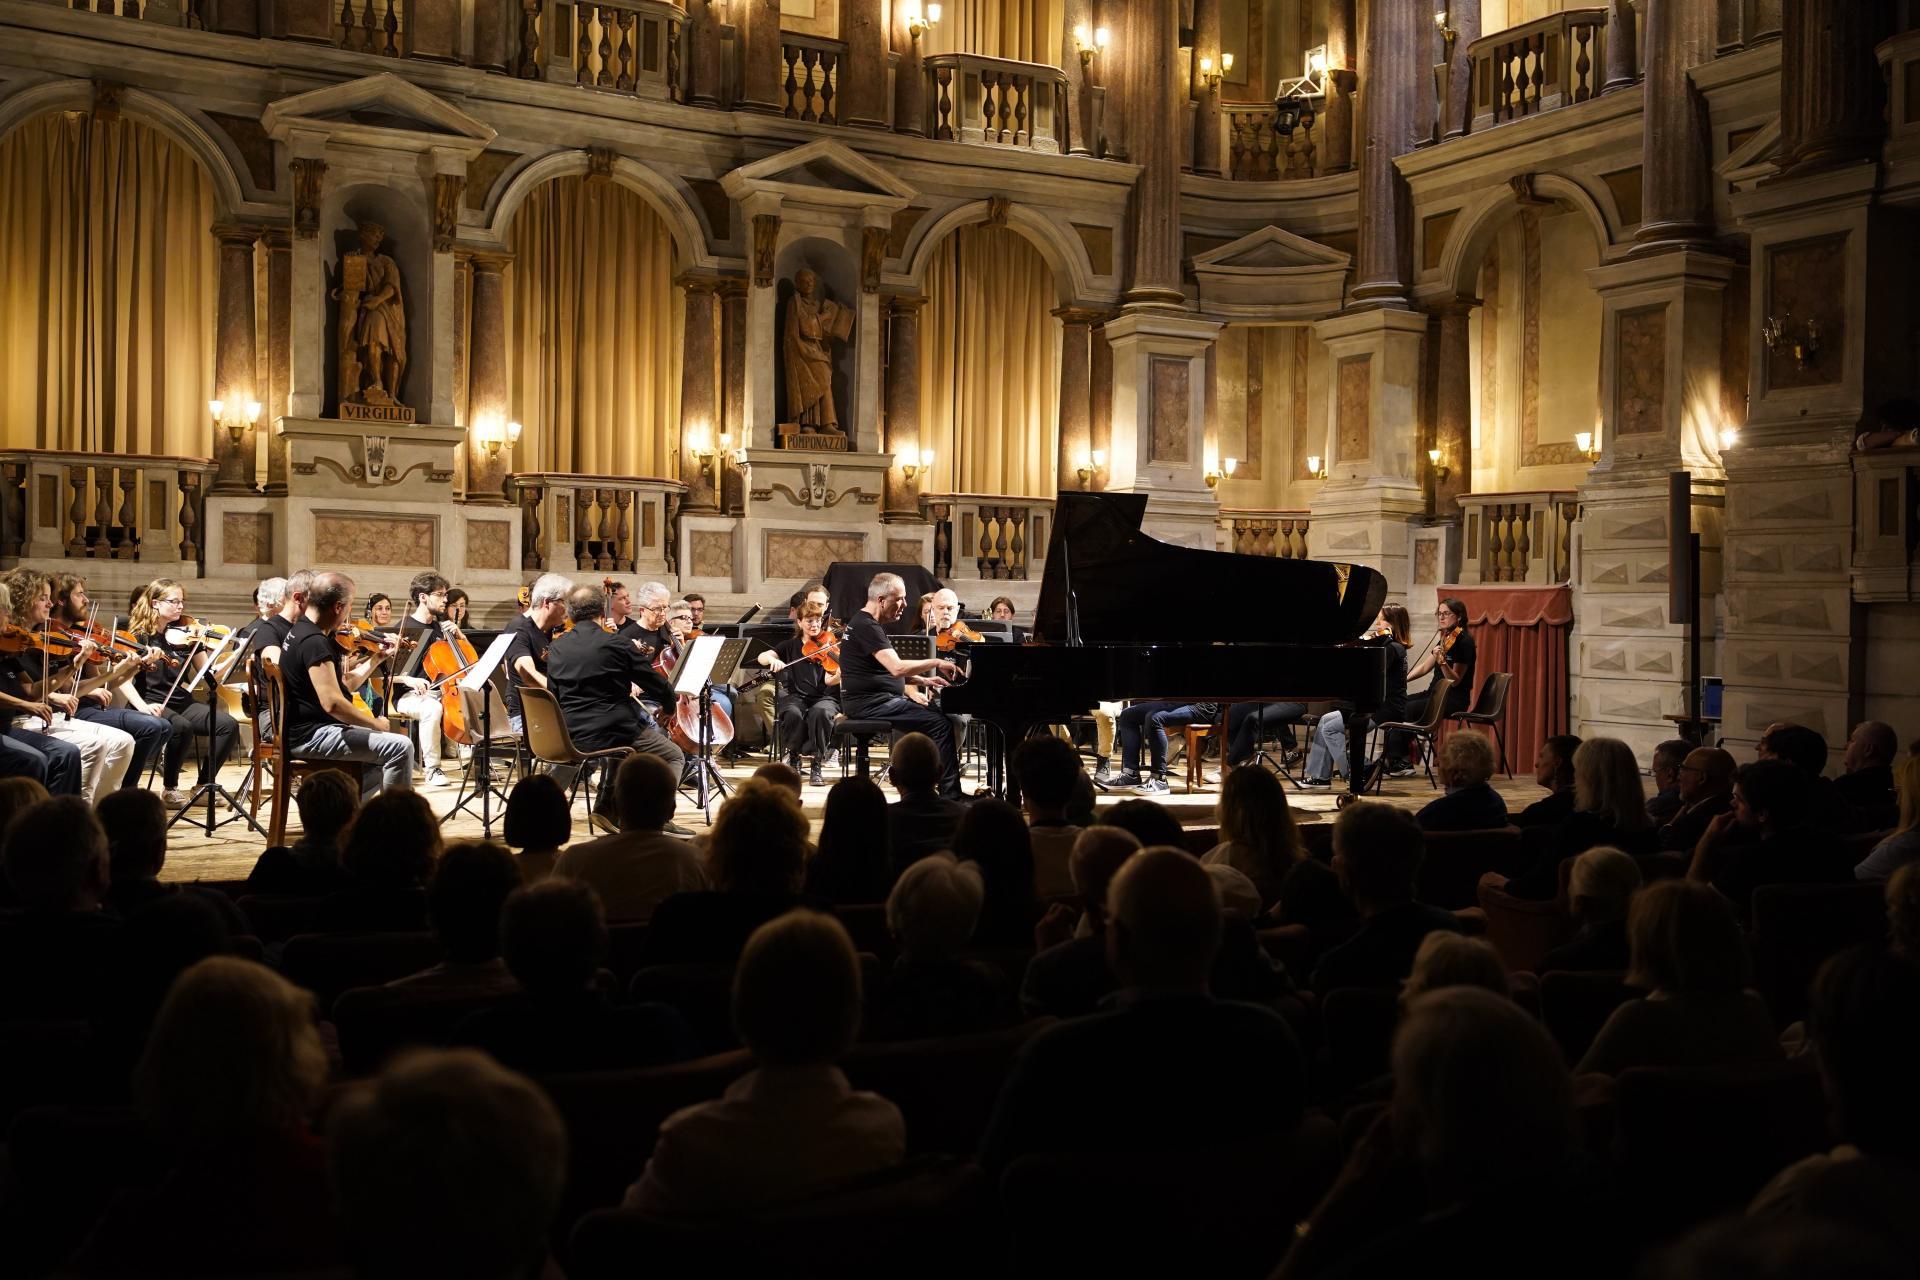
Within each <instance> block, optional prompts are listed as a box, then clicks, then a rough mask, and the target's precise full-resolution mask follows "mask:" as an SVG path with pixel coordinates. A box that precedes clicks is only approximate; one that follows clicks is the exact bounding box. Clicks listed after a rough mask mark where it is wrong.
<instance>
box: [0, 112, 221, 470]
mask: <svg viewBox="0 0 1920 1280" xmlns="http://www.w3.org/2000/svg"><path fill="white" fill-rule="evenodd" d="M213 220H214V204H213V186H212V184H211V183H210V182H209V181H208V180H207V177H206V175H205V174H204V173H202V172H201V170H200V167H199V165H198V164H197V163H196V162H195V160H194V159H193V157H192V156H191V155H190V154H188V152H187V151H186V149H185V148H183V147H181V146H180V145H179V144H177V143H175V142H174V141H173V140H172V139H170V138H168V137H167V136H166V135H165V134H164V133H161V132H160V131H159V130H157V129H154V128H152V127H150V126H148V125H145V124H141V123H140V122H138V121H136V120H131V119H126V118H122V119H119V120H114V121H110V122H103V121H99V120H96V119H94V118H93V117H91V116H89V115H84V114H81V113H78V112H59V113H55V114H52V115H45V116H40V117H38V118H36V119H33V120H29V121H27V122H26V123H25V124H23V125H21V126H20V127H19V128H18V129H15V130H14V131H13V132H12V133H11V134H8V135H7V137H6V138H5V139H3V140H0V406H3V407H4V408H3V411H4V413H5V421H4V424H0V441H4V444H5V445H6V447H8V448H16V449H18V448H40V449H67V450H76V451H83V452H89V453H92V452H99V453H164V454H177V455H183V456H188V457H205V456H206V454H207V446H208V435H207V433H208V430H209V427H208V423H207V408H206V405H207V401H208V399H209V398H211V397H212V395H213V349H214V299H215V288H216V272H217V269H218V261H219V251H218V247H217V245H216V244H215V242H214V239H213V237H212V235H210V234H209V229H210V228H211V227H212V225H213Z"/></svg>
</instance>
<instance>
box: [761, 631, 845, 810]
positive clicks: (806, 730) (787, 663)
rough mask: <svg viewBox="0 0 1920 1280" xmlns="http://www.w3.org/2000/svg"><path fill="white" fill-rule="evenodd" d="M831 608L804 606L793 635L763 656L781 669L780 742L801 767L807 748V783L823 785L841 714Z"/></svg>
mask: <svg viewBox="0 0 1920 1280" xmlns="http://www.w3.org/2000/svg"><path fill="white" fill-rule="evenodd" d="M826 620H827V607H826V606H825V605H824V604H821V603H820V602H819V601H817V600H809V601H807V602H806V603H804V604H802V605H801V606H800V616H799V617H797V618H795V619H794V623H793V638H792V639H791V640H788V641H786V642H785V643H784V644H782V645H780V646H779V647H777V648H774V649H769V650H767V651H766V652H765V653H762V654H761V655H760V658H759V661H760V664H761V665H762V666H764V667H767V668H768V669H770V670H773V671H778V672H782V673H783V674H784V678H783V679H782V681H781V684H782V688H781V690H780V695H779V697H778V698H776V699H775V701H774V715H775V716H776V717H778V719H779V722H780V741H781V742H783V743H785V744H786V748H787V752H786V755H787V764H788V765H789V766H791V767H792V768H793V769H795V770H798V769H799V768H800V755H801V751H802V749H803V748H804V750H805V752H806V754H807V756H808V757H809V758H811V759H812V761H813V765H812V768H811V769H810V770H809V772H808V781H810V782H811V783H812V784H813V785H814V786H816V787H818V786H824V785H825V783H826V778H825V776H824V774H823V773H822V767H823V763H824V761H825V760H826V758H827V755H828V753H829V752H831V751H832V750H833V721H834V717H836V716H838V715H839V714H840V696H839V695H840V663H839V661H838V659H836V658H835V656H834V655H835V654H836V653H838V652H839V648H840V638H839V637H838V636H836V635H835V634H834V633H832V632H831V631H828V630H826V626H825V624H826Z"/></svg>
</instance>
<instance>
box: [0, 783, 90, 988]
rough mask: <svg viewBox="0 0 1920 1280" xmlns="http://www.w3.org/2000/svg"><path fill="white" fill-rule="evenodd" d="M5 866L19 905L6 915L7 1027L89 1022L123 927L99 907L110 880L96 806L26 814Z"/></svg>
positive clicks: (1, 918)
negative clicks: (19, 1022) (38, 1021)
mask: <svg viewBox="0 0 1920 1280" xmlns="http://www.w3.org/2000/svg"><path fill="white" fill-rule="evenodd" d="M0 865H3V866H4V868H5V870H6V875H7V883H8V885H9V886H10V887H11V888H12V889H13V896H14V900H15V901H17V902H18V903H19V904H20V907H19V910H17V911H10V912H7V913H6V914H5V915H0V1021H6V1020H10V1019H23V1020H24V1019H41V1020H55V1019H65V1018H80V1017H84V1016H86V1014H87V1012H88V1011H89V1010H90V1009H92V1008H93V1006H94V1004H95V1002H96V1000H97V999H98V997H99V995H100V979H101V971H102V966H103V964H104V963H105V960H106V955H107V947H108V945H109V943H110V942H111V941H112V938H113V932H114V929H115V928H116V927H117V926H118V924H119V921H118V920H116V919H115V918H114V917H113V916H111V915H108V914H107V913H106V912H105V911H102V910H101V909H100V903H101V901H102V899H104V898H105V897H106V894H107V889H108V887H109V885H110V884H111V881H110V880H109V878H108V877H109V874H110V873H109V871H108V863H107V833H106V832H105V831H104V830H102V829H101V826H100V820H99V819H98V818H96V817H94V815H93V807H92V806H91V805H89V804H88V803H87V802H86V801H85V800H82V799H81V798H80V797H79V796H55V797H53V798H52V799H48V800H42V801H40V803H38V804H36V805H33V806H32V807H30V808H28V809H26V810H24V811H22V812H21V813H20V814H19V816H17V817H15V818H14V820H13V822H12V823H11V824H10V825H9V826H8V827H7V833H6V843H5V847H4V850H0Z"/></svg>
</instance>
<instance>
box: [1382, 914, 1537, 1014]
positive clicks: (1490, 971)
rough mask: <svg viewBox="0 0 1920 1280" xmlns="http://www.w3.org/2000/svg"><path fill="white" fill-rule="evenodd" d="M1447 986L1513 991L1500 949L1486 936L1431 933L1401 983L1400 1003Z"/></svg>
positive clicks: (1406, 1004)
mask: <svg viewBox="0 0 1920 1280" xmlns="http://www.w3.org/2000/svg"><path fill="white" fill-rule="evenodd" d="M1444 987H1479V988H1480V989H1482V990H1483V991H1491V992H1493V994H1495V995H1497V996H1504V995H1510V994H1512V988H1511V987H1510V986H1509V985H1508V984H1507V967H1506V966H1505V965H1503V964H1501V963H1500V953H1499V952H1498V951H1495V950H1494V949H1493V947H1492V946H1491V945H1489V944H1488V943H1487V942H1486V941H1485V940H1484V939H1481V938H1469V937H1467V936H1466V935H1465V934H1462V933H1445V932H1440V933H1430V934H1428V935H1427V936H1426V937H1424V938H1422V939H1420V949H1419V950H1418V951H1416V952H1414V953H1413V968H1411V969H1409V970H1408V971H1407V980H1406V982H1404V983H1403V984H1401V987H1400V1007H1401V1008H1403V1009H1406V1008H1410V1007H1411V1006H1412V1005H1413V1002H1414V1001H1415V1000H1417V999H1419V998H1420V997H1421V996H1423V995H1425V994H1426V993H1427V992H1429V991H1439V990H1441V989H1442V988H1444Z"/></svg>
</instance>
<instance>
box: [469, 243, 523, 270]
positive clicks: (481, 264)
mask: <svg viewBox="0 0 1920 1280" xmlns="http://www.w3.org/2000/svg"><path fill="white" fill-rule="evenodd" d="M466 257H467V259H468V261H470V262H472V263H473V269H474V270H475V271H477V272H479V273H480V274H482V275H489V276H497V275H499V274H500V273H501V272H503V271H505V270H506V269H507V268H508V266H510V265H512V263H513V255H512V254H511V253H508V252H507V251H506V250H505V249H474V250H471V251H469V252H468V253H467V255H466Z"/></svg>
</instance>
